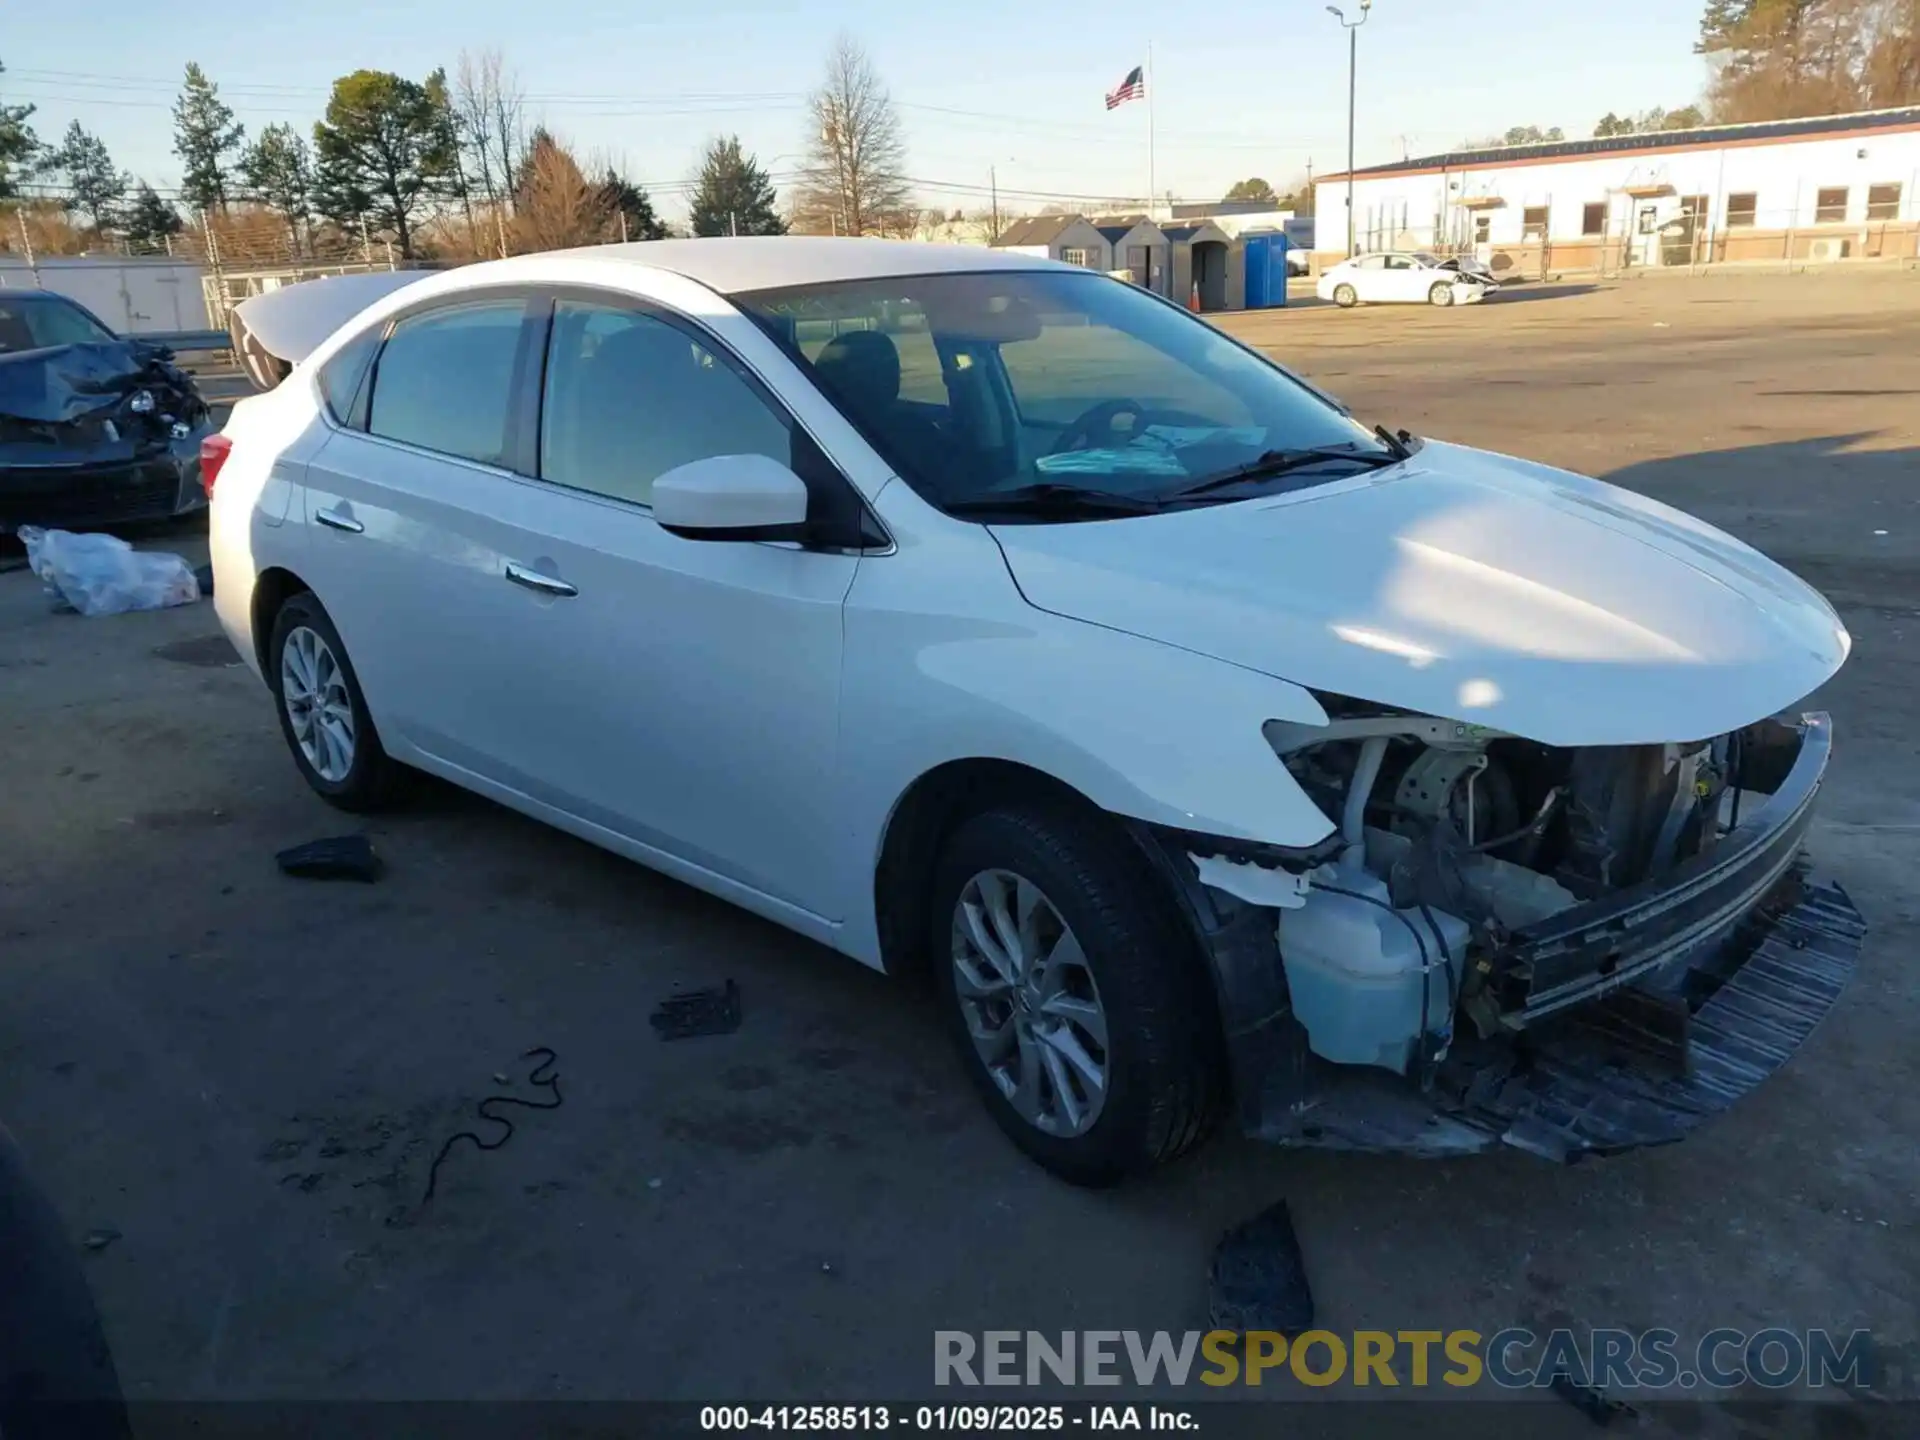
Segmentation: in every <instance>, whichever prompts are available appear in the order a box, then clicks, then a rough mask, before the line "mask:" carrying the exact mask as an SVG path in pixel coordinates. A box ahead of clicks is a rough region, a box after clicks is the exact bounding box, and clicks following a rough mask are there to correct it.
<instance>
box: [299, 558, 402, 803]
mask: <svg viewBox="0 0 1920 1440" xmlns="http://www.w3.org/2000/svg"><path fill="white" fill-rule="evenodd" d="M267 683H268V684H269V685H271V686H272V687H273V699H274V708H275V709H276V710H278V711H279V713H280V733H281V734H282V735H284V736H285V737H286V741H287V748H288V749H289V750H291V751H292V752H293V763H294V764H295V765H296V766H298V767H299V770H300V774H301V775H302V776H303V777H304V778H305V779H306V782H307V784H308V785H310V786H312V787H313V791H314V793H315V794H316V795H318V796H319V797H320V798H321V799H322V800H325V801H326V802H327V803H328V804H329V805H335V806H338V807H339V808H340V809H342V810H349V811H356V812H357V811H365V810H378V809H381V808H383V807H384V806H386V805H389V804H391V803H392V802H393V801H394V800H395V799H396V798H398V796H399V793H400V786H401V780H402V774H403V772H402V771H401V769H400V767H399V766H398V765H397V764H395V763H394V761H393V760H392V759H391V758H389V757H388V755H387V752H386V750H385V749H383V748H382V747H381V744H380V735H379V732H378V731H377V730H375V729H374V726H373V717H372V716H371V715H370V714H368V713H367V702H366V698H365V697H364V696H363V695H362V694H361V693H360V680H359V677H358V676H356V675H355V674H354V671H353V662H352V661H351V660H349V659H348V658H347V647H346V646H345V645H344V644H342V643H341V641H340V632H339V631H338V630H336V629H335V628H334V625H333V620H332V619H331V618H330V617H329V616H328V614H327V612H326V608H325V607H324V606H323V605H321V603H320V602H319V601H318V600H317V599H315V598H314V596H313V594H312V592H311V591H305V590H303V591H301V592H300V593H299V594H297V595H292V596H289V597H288V598H287V600H286V602H285V603H284V604H283V605H281V607H280V609H279V610H278V611H277V612H276V613H275V615H274V617H273V638H272V640H271V641H270V642H269V643H268V645H267Z"/></svg>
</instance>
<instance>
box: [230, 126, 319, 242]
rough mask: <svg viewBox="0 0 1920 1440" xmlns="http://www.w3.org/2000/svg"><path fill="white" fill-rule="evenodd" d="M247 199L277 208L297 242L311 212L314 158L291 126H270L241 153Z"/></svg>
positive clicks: (241, 173) (240, 167)
mask: <svg viewBox="0 0 1920 1440" xmlns="http://www.w3.org/2000/svg"><path fill="white" fill-rule="evenodd" d="M239 170H240V178H241V179H242V180H243V181H244V182H245V184H246V190H247V195H248V196H249V198H251V199H254V200H258V201H259V202H260V203H261V204H263V205H267V206H270V207H272V208H273V209H274V210H277V211H278V212H279V213H280V215H281V217H282V218H283V219H285V220H286V222H287V228H288V229H289V230H290V231H292V232H293V235H294V239H295V241H296V243H297V242H298V240H299V236H300V233H301V230H302V227H304V226H305V225H306V223H307V221H308V219H309V218H310V217H311V216H312V214H313V157H312V153H311V152H310V151H309V150H308V149H307V142H306V141H305V140H303V139H301V138H300V132H299V131H297V130H295V129H294V128H293V126H291V125H285V124H281V125H269V126H267V128H266V129H264V130H262V131H261V132H260V134H259V135H258V137H256V138H255V140H254V142H253V144H251V145H249V146H248V147H247V148H246V149H245V150H244V151H242V152H241V155H240V165H239Z"/></svg>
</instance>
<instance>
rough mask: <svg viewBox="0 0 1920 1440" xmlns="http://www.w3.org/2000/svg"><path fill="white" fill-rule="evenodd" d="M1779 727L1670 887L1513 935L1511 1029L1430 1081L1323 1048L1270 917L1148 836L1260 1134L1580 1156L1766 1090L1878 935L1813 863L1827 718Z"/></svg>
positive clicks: (1416, 1151) (1763, 741)
mask: <svg viewBox="0 0 1920 1440" xmlns="http://www.w3.org/2000/svg"><path fill="white" fill-rule="evenodd" d="M1763 730H1764V733H1762V734H1756V743H1757V744H1758V745H1759V751H1758V753H1759V755H1760V756H1761V757H1762V764H1761V768H1762V769H1764V770H1766V771H1767V775H1766V780H1767V788H1769V789H1770V790H1771V793H1770V794H1769V795H1768V797H1767V799H1766V801H1765V802H1764V803H1763V804H1762V805H1761V806H1759V807H1758V809H1757V810H1755V811H1754V812H1753V813H1751V814H1750V815H1748V816H1747V817H1745V819H1744V820H1743V822H1742V824H1741V825H1740V826H1738V827H1737V828H1736V829H1735V830H1734V831H1733V832H1732V833H1731V834H1729V835H1728V836H1726V837H1724V838H1723V839H1722V840H1721V842H1720V843H1719V844H1718V845H1717V846H1715V847H1714V849H1713V850H1712V851H1711V852H1709V853H1708V854H1707V855H1703V856H1701V857H1700V858H1699V859H1698V860H1697V861H1695V862H1690V864H1689V865H1688V866H1686V867H1684V868H1683V869H1681V870H1680V871H1677V872H1675V873H1674V874H1672V875H1669V876H1667V877H1665V879H1664V880H1663V881H1662V882H1661V883H1660V884H1658V885H1656V886H1652V887H1645V888H1643V889H1639V890H1636V891H1632V892H1623V893H1622V894H1620V895H1618V896H1614V897H1610V898H1609V899H1608V900H1607V901H1604V902H1596V903H1595V904H1591V905H1585V906H1581V907H1579V908H1578V909H1577V910H1575V911H1569V912H1566V914H1565V915H1564V916H1562V917H1556V918H1555V921H1554V922H1552V924H1551V928H1545V927H1543V928H1541V929H1539V930H1537V931H1535V932H1533V933H1529V934H1523V935H1520V936H1518V937H1516V943H1515V946H1514V947H1513V949H1512V950H1510V951H1509V952H1507V954H1506V955H1505V956H1504V957H1503V958H1504V959H1505V960H1506V961H1507V962H1508V965H1509V967H1510V968H1509V969H1508V971H1507V974H1508V975H1509V976H1512V977H1515V978H1514V979H1512V980H1511V981H1510V982H1509V984H1508V985H1507V987H1506V989H1505V991H1504V993H1503V996H1502V998H1503V1000H1504V1002H1505V1005H1504V1008H1503V1009H1502V1010H1501V1012H1500V1014H1499V1023H1498V1024H1496V1025H1494V1026H1492V1027H1490V1032H1489V1033H1488V1034H1486V1035H1484V1036H1479V1035H1462V1036H1460V1037H1459V1038H1458V1039H1457V1040H1456V1043H1455V1045H1454V1047H1453V1049H1452V1051H1451V1052H1450V1053H1449V1055H1448V1056H1447V1058H1446V1059H1445V1060H1444V1061H1443V1062H1442V1063H1441V1064H1440V1065H1439V1066H1438V1067H1437V1068H1436V1069H1435V1070H1433V1071H1432V1072H1431V1073H1429V1074H1426V1075H1423V1076H1420V1077H1417V1078H1413V1079H1403V1078H1401V1077H1399V1076H1397V1075H1393V1074H1390V1073H1388V1072H1386V1071H1380V1070H1369V1069H1362V1068H1357V1067H1352V1066H1341V1065H1334V1064H1330V1063H1328V1062H1327V1061H1325V1060H1322V1059H1321V1058H1320V1057H1319V1056H1317V1055H1314V1054H1313V1053H1312V1052H1311V1050H1310V1049H1309V1048H1308V1045H1307V1037H1306V1032H1305V1031H1304V1029H1303V1028H1302V1027H1301V1026H1300V1024H1299V1023H1298V1021H1296V1020H1295V1018H1294V1016H1293V1014H1292V1011H1291V1008H1290V1006H1289V1004H1288V1000H1287V995H1286V985H1285V981H1284V979H1283V978H1282V974H1281V966H1280V964H1279V957H1278V955H1277V953H1276V952H1275V949H1274V945H1273V939H1272V936H1273V929H1272V923H1271V919H1272V912H1271V911H1268V910H1263V909H1260V908H1258V907H1255V906H1249V905H1244V904H1242V903H1240V902H1238V901H1235V900H1233V899H1232V898H1231V897H1229V896H1226V895H1223V894H1222V893H1221V892H1219V891H1216V890H1212V889H1209V888H1208V887H1206V886H1204V885H1201V884H1199V883H1198V881H1197V879H1195V878H1194V869H1193V866H1192V863H1191V862H1190V861H1188V860H1187V859H1186V858H1185V855H1184V854H1182V853H1179V851H1178V850H1176V849H1175V848H1174V847H1172V846H1169V845H1167V844H1165V843H1163V842H1161V841H1160V840H1158V839H1157V837H1154V836H1151V835H1145V834H1143V835H1142V839H1143V841H1144V842H1145V843H1146V844H1147V848H1148V849H1149V853H1151V854H1153V855H1154V856H1155V857H1156V859H1157V860H1158V861H1159V863H1160V865H1161V868H1162V870H1163V873H1165V874H1166V875H1167V876H1168V878H1169V880H1170V881H1172V882H1173V883H1174V886H1175V889H1176V891H1177V893H1178V894H1179V895H1180V896H1181V897H1182V900H1183V902H1184V904H1185V908H1186V910H1187V913H1188V916H1189V919H1190V920H1191V921H1192V923H1193V925H1194V929H1195V933H1196V935H1197V937H1198V938H1199V940H1200V942H1201V945H1202V948H1203V951H1204V953H1205V954H1206V956H1207V958H1208V960H1209V962H1210V965H1211V968H1212V970H1213V975H1214V980H1215V990H1216V994H1217V997H1218V999H1219V1002H1220V1012H1221V1019H1222V1023H1223V1029H1224V1032H1225V1035H1226V1040H1227V1048H1228V1053H1229V1057H1230V1061H1231V1065H1232V1070H1233V1078H1234V1084H1235V1093H1236V1095H1237V1097H1238V1104H1239V1111H1240V1120H1241V1123H1242V1126H1243V1128H1245V1129H1246V1130H1247V1131H1248V1133H1250V1134H1252V1135H1255V1136H1257V1137H1259V1138H1262V1139H1266V1140H1270V1141H1274V1142H1276V1143H1280V1144H1286V1145H1300V1146H1314V1147H1320V1148H1330V1149H1343V1150H1363V1151H1375V1152H1397V1153H1403V1154H1412V1155H1425V1156H1441V1155H1462V1154H1471V1153H1475V1152H1478V1151H1484V1150H1489V1149H1493V1148H1495V1147H1499V1146H1511V1147H1513V1148H1515V1149H1519V1150H1523V1151H1526V1152H1528V1153H1530V1154H1534V1155H1539V1156H1542V1157H1545V1158H1549V1159H1554V1160H1559V1161H1562V1162H1567V1161H1573V1160H1577V1159H1580V1158H1581V1157H1583V1156H1586V1155H1595V1154H1602V1155H1604V1154H1615V1153H1619V1152H1621V1151H1625V1150H1630V1149H1635V1148H1638V1147H1641V1146H1647V1145H1660V1144H1668V1143H1671V1142H1672V1141H1675V1140H1678V1139H1681V1138H1682V1137H1683V1136H1685V1135H1686V1134H1687V1133H1689V1132H1690V1131H1692V1130H1693V1129H1694V1128H1696V1127H1697V1126H1698V1125H1700V1124H1701V1123H1702V1122H1704V1121H1706V1120H1707V1119H1709V1118H1711V1117H1712V1116H1715V1115H1718V1114H1721V1113H1722V1112H1724V1111H1725V1110H1727V1109H1729V1108H1730V1107H1731V1106H1732V1105H1734V1104H1735V1103H1736V1102H1737V1101H1738V1100H1740V1099H1741V1097H1743V1096H1745V1095H1747V1094H1748V1093H1750V1092H1751V1091H1753V1090H1754V1089H1755V1088H1757V1087H1758V1086H1759V1085H1760V1084H1761V1082H1763V1081H1764V1080H1766V1079H1767V1077H1768V1076H1770V1075H1772V1074H1773V1073H1774V1072H1775V1071H1777V1070H1778V1069H1779V1068H1780V1067H1781V1066H1782V1065H1784V1064H1785V1063H1786V1061H1787V1059H1788V1058H1789V1057H1790V1056H1791V1055H1792V1054H1793V1053H1794V1052H1795V1051H1796V1050H1798V1049H1799V1047H1800V1046H1801V1045H1802V1044H1803V1043H1804V1042H1805V1041H1806V1039H1807V1037H1808V1036H1809V1035H1811V1034H1812V1032H1813V1029H1814V1027H1815V1026H1816V1025H1817V1024H1819V1022H1820V1021H1821V1020H1822V1019H1823V1018H1824V1017H1825V1016H1826V1014H1827V1012H1828V1011H1829V1010H1830V1009H1831V1008H1832V1007H1833V1005H1834V1003H1835V1001H1836V1000H1837V999H1838V998H1839V995H1840V992H1841V991H1842V990H1843V989H1845V987H1846V985H1847V984H1848V982H1849V981H1850V980H1851V978H1852V975H1853V971H1854V968H1855V965H1856V963H1857V962H1858V959H1859V954H1860V947H1861V943H1862V940H1863V938H1864V936H1865V933H1866V925H1865V922H1864V921H1863V920H1862V919H1861V917H1860V914H1859V912H1858V911H1857V910H1856V909H1855V908H1854V906H1853V904H1852V902H1851V901H1850V900H1849V899H1848V898H1847V895H1846V893H1845V891H1843V890H1842V889H1841V888H1840V887H1839V886H1838V885H1836V884H1833V883H1831V882H1822V881H1819V880H1816V879H1815V878H1813V877H1812V875H1811V874H1810V872H1809V871H1808V869H1807V867H1806V863H1805V861H1804V859H1802V858H1801V855H1800V851H1801V844H1802V841H1803V840H1804V837H1805V832H1806V829H1807V826H1808V823H1809V820H1810V816H1811V807H1812V802H1813V799H1814V796H1815V794H1816V792H1817V791H1818V789H1819V786H1820V782H1821V779H1822V778H1823V777H1824V774H1825V770H1826V764H1827V760H1828V757H1829V755H1830V752H1831V744H1830V742H1831V729H1830V726H1829V725H1828V723H1827V718H1826V717H1825V716H1824V715H1810V716H1807V717H1805V718H1804V719H1803V720H1802V721H1801V722H1800V723H1799V724H1797V725H1784V724H1775V723H1773V722H1769V726H1768V727H1755V731H1756V732H1761V731H1763ZM1516 959H1517V960H1518V962H1519V963H1517V964H1516V963H1514V962H1515V961H1516Z"/></svg>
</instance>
